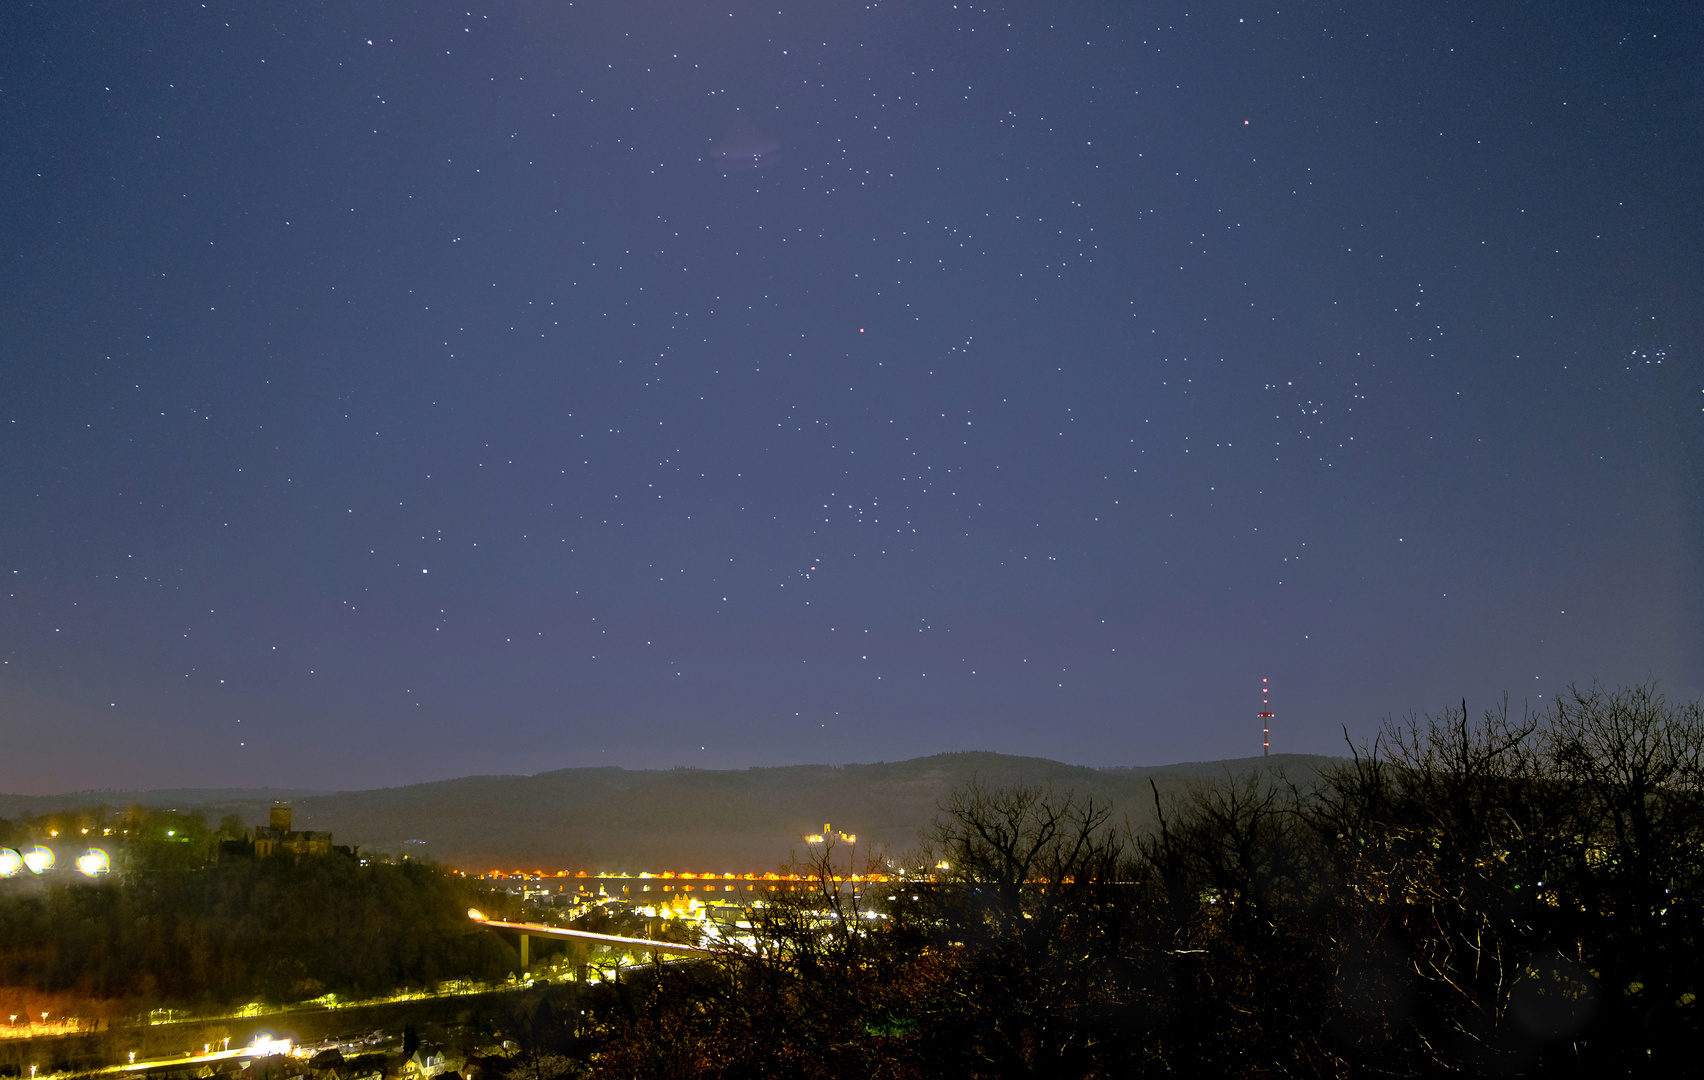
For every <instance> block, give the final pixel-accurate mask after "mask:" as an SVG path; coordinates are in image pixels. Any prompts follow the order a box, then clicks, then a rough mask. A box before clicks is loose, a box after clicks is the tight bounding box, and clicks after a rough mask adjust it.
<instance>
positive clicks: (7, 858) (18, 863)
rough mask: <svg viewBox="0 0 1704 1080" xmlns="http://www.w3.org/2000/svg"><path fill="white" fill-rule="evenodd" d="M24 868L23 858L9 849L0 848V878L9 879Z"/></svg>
mask: <svg viewBox="0 0 1704 1080" xmlns="http://www.w3.org/2000/svg"><path fill="white" fill-rule="evenodd" d="M23 868H24V857H23V856H22V855H19V854H18V853H17V852H15V851H13V850H12V849H11V848H0V878H5V877H11V876H12V875H13V874H16V873H17V872H18V871H19V870H22V869H23Z"/></svg>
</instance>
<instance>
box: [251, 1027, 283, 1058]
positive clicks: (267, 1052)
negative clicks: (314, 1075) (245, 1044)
mask: <svg viewBox="0 0 1704 1080" xmlns="http://www.w3.org/2000/svg"><path fill="white" fill-rule="evenodd" d="M249 1052H250V1053H251V1054H253V1055H254V1056H255V1057H271V1056H273V1055H275V1054H288V1053H289V1052H290V1040H289V1039H274V1038H273V1037H272V1032H270V1031H262V1032H259V1033H258V1034H256V1035H255V1037H254V1041H253V1042H251V1043H249Z"/></svg>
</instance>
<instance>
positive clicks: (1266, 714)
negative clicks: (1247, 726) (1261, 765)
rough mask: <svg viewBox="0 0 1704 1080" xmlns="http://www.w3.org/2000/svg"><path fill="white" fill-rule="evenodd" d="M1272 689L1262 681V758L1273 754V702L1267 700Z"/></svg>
mask: <svg viewBox="0 0 1704 1080" xmlns="http://www.w3.org/2000/svg"><path fill="white" fill-rule="evenodd" d="M1269 692H1270V688H1269V687H1268V686H1267V685H1266V680H1265V679H1262V680H1260V756H1261V757H1266V756H1267V755H1268V754H1270V753H1272V702H1271V701H1270V700H1268V699H1267V696H1266V695H1267V694H1268V693H1269Z"/></svg>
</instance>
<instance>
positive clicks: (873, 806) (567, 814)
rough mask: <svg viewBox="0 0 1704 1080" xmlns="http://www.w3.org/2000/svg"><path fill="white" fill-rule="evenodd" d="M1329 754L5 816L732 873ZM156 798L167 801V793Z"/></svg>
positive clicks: (640, 777) (896, 844)
mask: <svg viewBox="0 0 1704 1080" xmlns="http://www.w3.org/2000/svg"><path fill="white" fill-rule="evenodd" d="M1334 760H1335V759H1333V758H1328V757H1319V756H1313V755H1303V754H1280V755H1275V756H1273V757H1271V758H1241V759H1234V760H1228V761H1212V762H1190V763H1184V764H1178V765H1164V766H1152V767H1140V768H1116V769H1092V768H1088V767H1086V766H1081V765H1066V764H1063V763H1061V762H1057V761H1049V760H1047V759H1045V758H1030V757H1012V756H1007V755H1003V754H990V753H959V754H937V755H935V756H933V757H925V758H914V759H912V760H909V761H897V762H878V763H876V764H872V765H839V766H831V765H796V766H787V767H781V768H753V769H745V770H711V769H671V770H650V771H645V770H640V771H630V770H626V769H619V768H614V767H608V768H592V769H560V770H556V771H553V772H545V773H538V774H536V775H533V776H470V777H463V778H461V779H456V780H443V781H437V782H433V783H425V784H412V785H408V786H406V787H396V788H379V789H375V790H370V791H346V792H337V793H335V794H324V793H307V792H279V791H264V790H261V791H233V790H223V791H219V790H207V791H203V792H196V791H181V790H180V791H171V792H80V793H76V794H73V795H61V796H33V797H23V796H0V814H5V815H8V816H12V815H16V814H18V813H45V812H48V811H51V810H54V809H58V808H61V807H70V806H91V805H97V804H100V803H107V804H108V805H113V806H125V805H130V804H133V803H141V804H143V805H149V806H176V807H182V808H184V809H189V808H191V807H197V806H199V807H204V808H206V812H207V813H208V816H209V818H210V819H211V820H214V821H216V820H217V819H218V817H220V816H223V815H224V814H229V813H236V814H239V815H240V816H241V817H242V818H243V819H244V820H245V821H248V822H251V823H255V822H260V821H263V820H265V815H266V810H267V808H268V807H269V806H270V805H271V804H272V802H273V800H274V799H285V798H287V799H288V800H289V801H290V802H291V803H292V804H293V806H294V807H295V825H296V828H298V829H326V830H330V831H332V832H333V833H334V834H335V838H336V841H337V842H338V843H349V844H358V845H360V846H361V847H363V848H365V849H368V850H372V851H379V852H385V853H390V854H409V855H412V856H414V857H430V858H433V859H436V860H438V861H439V862H443V863H446V864H448V865H451V866H456V867H460V868H462V869H466V870H475V869H490V868H495V867H502V868H506V869H520V868H527V869H548V870H556V869H565V868H566V869H587V870H599V871H620V870H627V871H633V872H637V871H640V870H652V871H662V870H675V871H682V870H691V871H695V872H703V871H712V870H713V871H718V872H720V871H724V870H734V871H739V872H742V873H743V872H749V871H763V870H770V869H773V868H775V867H776V866H778V865H780V864H781V863H782V862H784V861H785V860H786V859H787V858H788V857H789V854H790V853H792V852H794V851H802V849H803V846H804V845H803V844H802V842H801V838H802V837H803V836H804V835H805V834H807V833H811V832H815V831H817V830H819V829H820V828H821V827H822V825H823V823H824V822H830V823H832V824H833V825H834V826H835V828H837V829H841V830H844V831H847V832H854V833H856V834H857V835H858V844H859V847H860V849H861V850H868V849H869V845H871V844H874V845H875V846H877V847H879V848H886V849H889V850H893V851H904V850H906V849H907V848H910V847H911V846H912V845H914V844H915V843H916V840H917V836H918V833H919V832H920V831H921V830H922V829H923V828H924V827H925V826H926V825H927V824H928V823H929V821H930V820H931V819H932V818H933V817H934V816H935V814H936V812H937V807H938V806H939V804H940V802H941V801H942V799H943V798H945V796H946V795H947V793H948V792H949V791H951V790H952V789H953V788H955V787H958V786H961V785H963V784H966V783H969V782H970V781H971V780H972V779H975V778H979V779H980V780H981V781H982V782H984V783H986V784H988V785H991V786H995V787H1000V786H1007V785H1012V784H1035V785H1046V786H1051V787H1054V788H1056V789H1061V790H1064V789H1069V790H1072V791H1075V792H1076V793H1077V794H1078V795H1080V796H1093V797H1094V798H1095V799H1096V800H1097V801H1099V802H1105V803H1108V804H1110V805H1111V806H1112V807H1113V809H1114V812H1115V814H1116V815H1117V817H1118V818H1119V819H1121V820H1124V819H1128V820H1129V821H1130V823H1131V824H1132V825H1133V826H1136V827H1137V828H1143V827H1145V826H1146V825H1147V823H1148V822H1149V821H1150V819H1151V818H1152V816H1153V791H1152V789H1151V788H1150V786H1149V785H1150V782H1152V783H1153V785H1154V786H1155V787H1158V788H1159V790H1160V792H1161V794H1162V796H1166V797H1170V796H1175V795H1177V794H1179V793H1181V792H1182V791H1184V790H1185V789H1186V788H1187V787H1188V786H1189V785H1190V784H1191V783H1195V782H1200V781H1202V780H1204V779H1212V778H1215V777H1223V776H1226V775H1229V774H1242V773H1246V772H1249V771H1251V770H1256V769H1261V768H1270V769H1275V770H1282V772H1283V773H1284V774H1285V775H1287V776H1288V777H1289V779H1291V780H1294V781H1296V782H1298V783H1307V782H1309V781H1310V780H1311V779H1312V778H1313V777H1314V776H1315V774H1316V773H1317V771H1318V770H1319V769H1320V768H1321V767H1322V766H1324V765H1326V764H1327V763H1330V762H1332V761H1334ZM162 796H163V797H162Z"/></svg>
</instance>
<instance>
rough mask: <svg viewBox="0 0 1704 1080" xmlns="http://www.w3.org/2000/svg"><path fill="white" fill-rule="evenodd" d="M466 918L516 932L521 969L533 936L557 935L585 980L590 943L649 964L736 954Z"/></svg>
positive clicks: (474, 914)
mask: <svg viewBox="0 0 1704 1080" xmlns="http://www.w3.org/2000/svg"><path fill="white" fill-rule="evenodd" d="M467 917H468V918H470V919H472V920H473V921H474V922H476V923H479V924H480V925H482V926H488V927H490V928H491V929H493V930H511V931H514V932H516V933H518V934H520V937H521V970H522V971H525V970H526V969H527V968H529V967H531V966H532V939H533V938H535V937H547V938H557V939H560V940H563V941H566V942H568V944H569V954H570V956H571V957H572V958H573V967H574V977H575V978H576V979H578V980H579V981H580V982H585V981H586V953H587V951H588V950H589V949H590V948H591V947H592V946H605V947H608V948H615V949H622V950H625V951H629V952H639V953H650V954H651V961H652V963H661V962H662V958H663V957H664V956H687V957H692V958H694V959H699V960H710V959H714V958H716V957H726V956H733V955H736V954H735V953H734V952H733V950H730V949H717V948H711V947H709V946H705V945H685V944H682V943H680V942H678V941H655V940H652V939H651V938H632V937H622V936H621V935H619V934H594V933H592V932H591V931H590V930H570V929H568V928H566V927H562V926H546V925H545V924H543V923H517V922H503V921H502V920H500V919H488V918H486V917H485V916H484V915H482V914H480V913H479V912H478V911H469V912H468V913H467Z"/></svg>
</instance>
